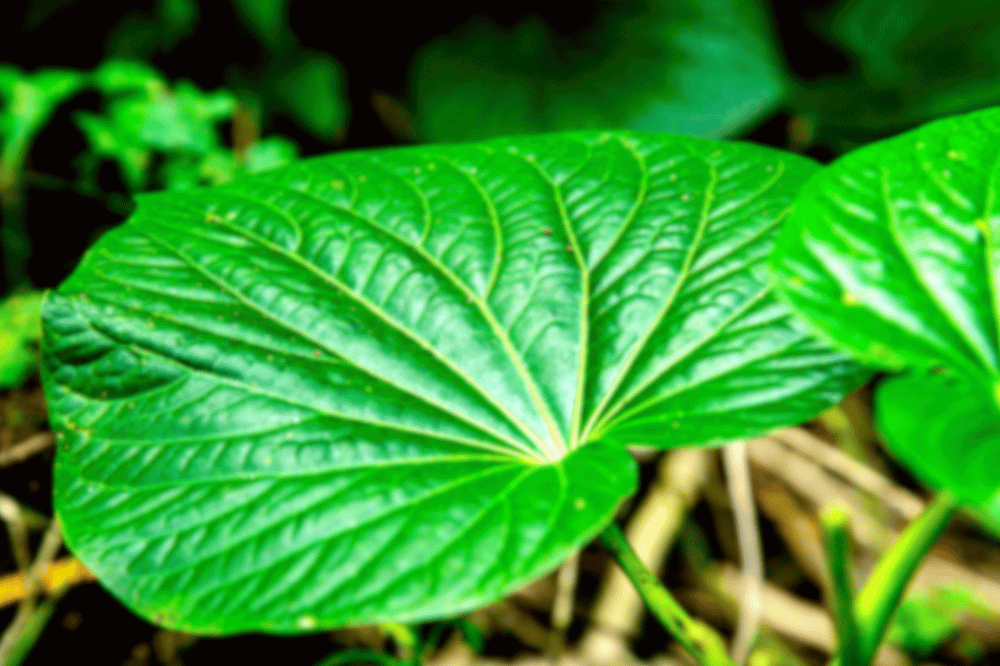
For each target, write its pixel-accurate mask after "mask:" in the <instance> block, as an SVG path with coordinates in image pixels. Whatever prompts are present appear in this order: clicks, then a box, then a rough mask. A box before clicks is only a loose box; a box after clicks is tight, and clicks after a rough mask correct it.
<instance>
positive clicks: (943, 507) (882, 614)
mask: <svg viewBox="0 0 1000 666" xmlns="http://www.w3.org/2000/svg"><path fill="white" fill-rule="evenodd" d="M958 508H959V505H958V498H956V497H955V496H954V495H953V494H952V493H950V492H949V491H947V490H944V491H941V492H940V493H939V494H938V495H937V497H935V498H934V501H933V502H931V503H930V505H929V506H928V507H927V508H926V509H925V510H924V512H923V513H922V514H920V516H918V517H917V519H916V520H914V521H913V522H912V523H910V524H909V525H907V527H906V529H905V530H903V533H902V534H901V535H900V536H899V538H898V539H896V541H895V543H893V544H892V546H891V547H890V548H889V551H888V552H887V553H886V554H885V555H884V556H883V557H882V559H881V560H880V561H879V563H878V565H877V566H876V567H875V571H874V572H872V575H871V576H870V577H869V578H868V582H866V583H865V586H864V589H862V590H861V593H860V594H859V595H858V598H857V599H856V600H855V603H854V615H855V617H856V618H857V621H858V627H859V630H860V634H861V636H860V642H861V663H862V664H869V663H870V662H871V660H872V658H873V657H874V656H875V652H876V650H877V649H878V647H879V644H880V643H881V642H882V637H883V636H884V635H885V631H886V629H887V628H888V626H889V622H890V621H891V620H892V616H893V614H894V613H895V612H896V608H897V607H898V606H899V602H900V599H902V597H903V592H904V591H905V590H906V586H907V585H908V584H909V582H910V579H911V578H912V577H913V574H914V573H915V572H916V570H917V568H918V567H919V566H920V565H921V563H922V562H923V560H924V558H925V557H926V555H927V553H928V552H930V549H931V547H932V546H933V545H934V542H935V541H937V539H938V537H940V536H941V534H942V533H943V532H944V530H945V528H946V527H948V523H949V522H951V519H952V517H953V516H954V515H955V513H956V512H957V511H958ZM844 666H847V664H845V665H844Z"/></svg>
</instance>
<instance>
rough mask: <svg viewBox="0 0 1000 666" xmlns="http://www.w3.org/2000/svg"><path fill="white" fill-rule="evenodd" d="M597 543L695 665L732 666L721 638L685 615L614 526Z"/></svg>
mask: <svg viewBox="0 0 1000 666" xmlns="http://www.w3.org/2000/svg"><path fill="white" fill-rule="evenodd" d="M601 543H603V544H604V546H605V548H607V549H608V550H609V551H611V554H612V555H614V558H615V560H617V562H618V564H619V565H620V566H621V568H622V569H624V571H625V574H626V575H627V576H628V577H629V580H631V581H632V584H633V585H634V586H635V589H636V591H637V592H638V593H639V595H640V596H642V598H643V600H644V601H645V602H646V605H647V606H648V607H649V610H650V611H651V612H652V613H653V615H655V616H656V619H658V620H659V621H660V624H662V625H663V626H664V628H666V630H667V631H668V632H670V635H671V636H673V637H674V639H675V640H677V642H678V643H680V644H681V645H683V646H684V648H685V649H686V650H687V651H688V652H689V653H691V656H692V657H694V659H695V661H697V662H698V663H699V664H700V665H701V666H733V662H732V661H730V660H729V657H728V656H727V654H726V645H725V643H724V642H723V640H722V637H721V636H719V634H718V633H716V632H715V630H713V629H712V628H711V627H709V626H708V625H707V624H705V623H704V622H698V621H696V620H694V619H692V618H691V616H690V615H688V614H687V611H685V610H684V609H683V608H682V607H681V605H680V604H678V603H677V600H675V599H674V598H673V597H672V596H671V595H670V592H668V591H667V588H665V587H663V585H661V584H660V581H659V580H657V578H656V576H655V575H654V574H653V572H652V571H650V570H649V569H647V568H646V565H645V564H643V563H642V560H640V559H639V556H638V555H636V554H635V551H634V550H632V546H630V545H629V543H628V540H627V539H626V538H625V535H624V534H622V531H621V529H619V527H618V526H617V525H616V524H614V523H611V524H610V525H609V526H608V527H607V528H605V530H604V531H603V532H602V533H601Z"/></svg>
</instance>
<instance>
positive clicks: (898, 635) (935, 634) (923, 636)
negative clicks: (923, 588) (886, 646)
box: [887, 584, 996, 659]
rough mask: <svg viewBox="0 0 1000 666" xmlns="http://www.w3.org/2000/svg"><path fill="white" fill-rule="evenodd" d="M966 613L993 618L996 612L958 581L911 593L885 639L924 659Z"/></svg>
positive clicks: (949, 636)
mask: <svg viewBox="0 0 1000 666" xmlns="http://www.w3.org/2000/svg"><path fill="white" fill-rule="evenodd" d="M968 616H973V617H981V618H984V619H995V616H996V612H995V611H994V610H993V609H991V608H990V606H989V604H987V603H986V602H985V601H984V600H983V598H982V597H981V596H980V595H979V594H978V593H977V592H976V591H975V590H973V589H971V588H966V587H963V586H961V585H957V584H956V585H950V586H947V587H939V588H934V589H933V590H930V591H928V592H922V593H914V594H910V595H908V596H907V598H906V599H905V600H904V601H903V603H902V604H900V606H899V610H898V611H897V612H896V618H895V621H894V623H893V625H892V627H891V628H890V630H889V633H888V635H887V640H888V642H890V643H892V644H894V645H896V646H898V647H900V648H902V649H904V650H906V651H907V652H909V653H911V654H913V655H914V656H915V657H917V658H918V659H925V658H927V657H928V656H930V654H931V653H932V652H934V650H936V649H937V648H938V647H940V646H941V644H942V643H944V642H945V641H946V640H948V639H949V638H951V637H952V636H954V635H955V632H956V631H957V630H958V628H959V625H960V623H961V622H962V620H963V619H964V618H965V617H968Z"/></svg>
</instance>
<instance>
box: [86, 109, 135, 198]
mask: <svg viewBox="0 0 1000 666" xmlns="http://www.w3.org/2000/svg"><path fill="white" fill-rule="evenodd" d="M75 119H76V124H77V126H78V127H79V128H80V131H82V132H83V135H84V137H86V139H87V143H88V144H90V150H91V152H92V153H93V154H94V155H97V156H99V157H107V158H110V159H112V160H114V161H115V162H117V163H118V168H119V169H120V170H121V174H122V178H124V179H125V182H126V183H127V184H128V186H129V187H130V188H132V189H133V190H138V189H141V188H142V187H143V186H144V185H145V184H146V170H147V169H148V168H149V165H150V160H151V157H152V156H151V154H150V151H149V150H147V149H146V148H145V147H144V146H143V145H142V143H141V142H140V141H138V140H137V138H136V137H135V136H134V135H133V134H132V133H129V132H126V131H123V130H122V129H121V128H119V127H118V126H117V125H115V124H114V123H113V122H111V121H110V120H109V119H107V118H104V117H102V116H97V115H94V114H92V113H86V112H80V113H77V114H76V116H75Z"/></svg>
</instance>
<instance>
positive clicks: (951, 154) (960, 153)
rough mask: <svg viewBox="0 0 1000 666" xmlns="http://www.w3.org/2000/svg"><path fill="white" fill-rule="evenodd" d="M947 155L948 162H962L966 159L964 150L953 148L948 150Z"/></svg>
mask: <svg viewBox="0 0 1000 666" xmlns="http://www.w3.org/2000/svg"><path fill="white" fill-rule="evenodd" d="M947 155H948V159H950V160H964V159H965V157H966V156H965V151H964V150H955V149H954V148H952V149H951V150H949V151H948V153H947Z"/></svg>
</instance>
